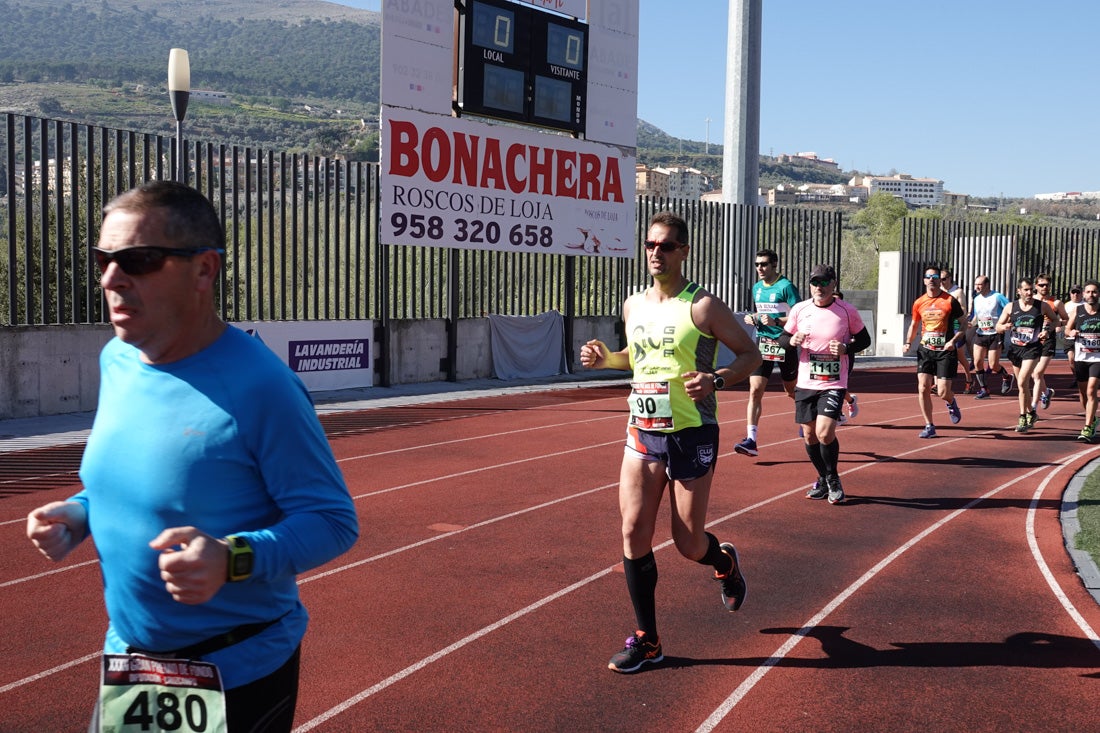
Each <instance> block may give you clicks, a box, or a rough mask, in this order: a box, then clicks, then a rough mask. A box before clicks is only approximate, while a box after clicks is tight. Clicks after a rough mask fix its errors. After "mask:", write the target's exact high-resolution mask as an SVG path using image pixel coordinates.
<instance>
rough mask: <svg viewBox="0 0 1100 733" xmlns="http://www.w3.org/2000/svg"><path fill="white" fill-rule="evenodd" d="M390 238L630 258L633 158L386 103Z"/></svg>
mask: <svg viewBox="0 0 1100 733" xmlns="http://www.w3.org/2000/svg"><path fill="white" fill-rule="evenodd" d="M380 148H381V156H382V175H381V184H380V188H381V206H380V213H381V217H382V221H381V240H382V243H383V244H411V245H422V246H439V247H456V248H460V249H487V250H496V251H503V252H516V251H522V252H540V253H544V254H562V255H582V254H586V255H602V256H610V257H633V256H634V251H635V249H636V247H635V243H634V191H635V181H634V166H635V162H636V158H635V157H634V156H632V155H625V154H624V153H623V151H622V150H620V149H619V148H617V147H613V146H609V145H604V144H601V143H595V142H591V141H587V140H577V139H575V138H571V137H566V136H564V135H555V134H552V133H544V132H539V131H537V130H534V129H530V128H521V127H511V126H506V125H487V124H485V123H478V122H472V121H467V120H462V119H458V118H453V117H442V116H439V115H430V114H422V113H420V112H415V111H413V110H407V109H398V108H392V107H386V106H383V108H382V137H381V144H380Z"/></svg>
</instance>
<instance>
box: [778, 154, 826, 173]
mask: <svg viewBox="0 0 1100 733" xmlns="http://www.w3.org/2000/svg"><path fill="white" fill-rule="evenodd" d="M776 160H777V161H779V162H780V163H813V164H814V165H819V166H821V167H822V168H831V169H833V170H837V171H838V170H840V164H839V163H837V162H836V161H835V160H833V159H832V158H819V157H817V153H795V154H794V155H788V154H787V153H780V154H779V155H778V156H777V157H776Z"/></svg>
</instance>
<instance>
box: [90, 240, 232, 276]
mask: <svg viewBox="0 0 1100 733" xmlns="http://www.w3.org/2000/svg"><path fill="white" fill-rule="evenodd" d="M211 250H213V251H215V252H217V253H218V254H222V253H224V252H225V250H224V249H219V248H218V247H199V248H198V249H181V248H178V247H127V248H125V249H100V248H99V247H92V254H93V255H94V256H95V263H96V265H97V266H98V267H99V271H100V272H101V273H103V272H106V271H107V267H108V265H110V264H111V263H112V262H114V263H115V264H117V265H118V266H119V268H120V269H121V270H122V271H123V272H125V273H126V274H127V275H149V274H151V273H154V272H156V271H158V270H160V269H161V268H162V267H164V261H165V260H167V259H168V258H169V257H186V258H191V257H194V256H195V255H197V254H199V253H201V252H209V251H211Z"/></svg>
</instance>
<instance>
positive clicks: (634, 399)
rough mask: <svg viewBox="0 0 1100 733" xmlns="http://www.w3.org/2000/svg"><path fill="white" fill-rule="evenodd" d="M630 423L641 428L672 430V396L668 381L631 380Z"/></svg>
mask: <svg viewBox="0 0 1100 733" xmlns="http://www.w3.org/2000/svg"><path fill="white" fill-rule="evenodd" d="M629 399H630V424H631V425H632V426H634V427H637V428H641V429H642V430H672V429H673V427H674V426H673V423H672V397H671V395H670V394H669V387H668V382H632V383H631V385H630V398H629Z"/></svg>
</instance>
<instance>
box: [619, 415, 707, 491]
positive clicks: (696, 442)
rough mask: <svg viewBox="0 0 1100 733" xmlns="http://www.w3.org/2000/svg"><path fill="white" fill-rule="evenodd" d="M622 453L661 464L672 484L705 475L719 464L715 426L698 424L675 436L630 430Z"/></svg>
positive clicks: (632, 428) (673, 434)
mask: <svg viewBox="0 0 1100 733" xmlns="http://www.w3.org/2000/svg"><path fill="white" fill-rule="evenodd" d="M624 452H625V453H626V454H627V455H629V456H634V457H635V458H637V459H639V460H642V461H660V462H661V463H664V464H665V473H666V474H667V475H668V477H669V478H670V479H671V480H673V481H690V480H692V479H697V478H700V477H702V476H706V475H707V472H708V471H710V470H711V469H712V468H714V467H715V466H716V465H717V464H718V426H717V425H700V426H699V427H695V428H684V429H683V430H678V431H677V432H675V433H659V432H652V431H649V430H640V429H638V428H636V427H629V428H627V430H626V448H625V449H624Z"/></svg>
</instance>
